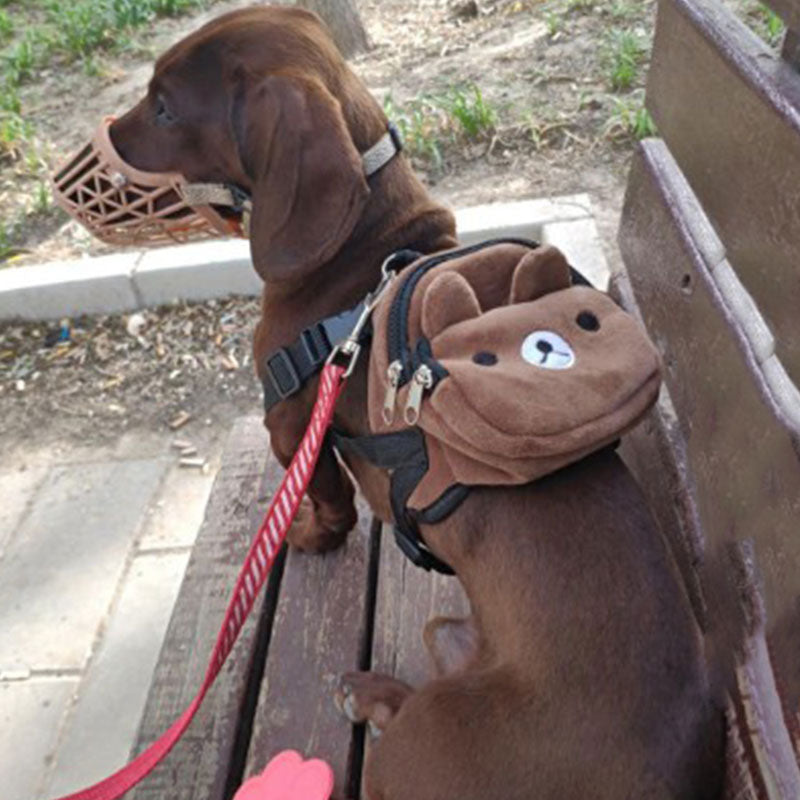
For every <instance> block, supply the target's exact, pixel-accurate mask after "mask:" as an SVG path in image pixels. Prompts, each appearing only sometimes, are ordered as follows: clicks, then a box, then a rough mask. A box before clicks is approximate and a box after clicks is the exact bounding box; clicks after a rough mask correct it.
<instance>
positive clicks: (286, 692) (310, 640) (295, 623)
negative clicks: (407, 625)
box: [245, 502, 374, 796]
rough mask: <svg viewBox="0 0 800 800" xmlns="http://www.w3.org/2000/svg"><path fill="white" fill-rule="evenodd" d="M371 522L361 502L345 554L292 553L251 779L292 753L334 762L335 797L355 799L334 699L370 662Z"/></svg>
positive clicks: (347, 743) (350, 753) (346, 731)
mask: <svg viewBox="0 0 800 800" xmlns="http://www.w3.org/2000/svg"><path fill="white" fill-rule="evenodd" d="M371 520H372V515H371V513H370V511H369V509H368V508H367V506H366V504H364V503H363V502H360V503H359V523H358V526H357V527H356V529H355V530H354V531H353V532H352V533H351V534H350V535H349V537H348V539H347V544H346V545H345V546H344V547H343V548H341V549H340V550H337V551H335V552H333V553H328V554H326V555H324V556H315V555H303V554H302V553H299V552H297V551H290V552H289V555H288V557H287V560H286V567H285V570H284V575H283V580H282V583H281V589H280V596H279V599H278V606H277V609H276V612H275V619H274V622H273V627H272V639H271V641H270V648H269V655H268V658H267V665H266V670H265V672H264V678H263V682H262V686H261V692H260V695H259V699H258V707H257V710H256V716H255V722H254V727H253V735H252V739H251V742H250V749H249V753H248V758H247V766H246V770H245V772H246V775H248V776H249V775H252V774H255V773H257V772H260V771H261V770H262V769H263V768H264V766H265V764H266V763H267V762H268V761H269V759H270V758H271V757H272V756H274V755H275V754H276V753H277V752H279V751H280V750H284V749H287V748H290V749H294V750H299V751H300V752H302V753H304V754H305V755H306V756H307V757H311V756H315V757H318V758H323V759H325V760H326V761H328V763H329V764H331V766H332V767H333V768H334V772H335V774H336V790H337V792H339V793H340V794H341V795H343V796H345V795H347V794H348V793H349V790H350V788H351V785H350V781H351V768H352V764H353V758H354V755H355V747H356V744H357V742H356V738H355V737H354V731H353V727H352V726H351V725H350V724H349V723H348V722H347V720H346V719H345V718H344V717H343V716H342V715H341V713H340V712H339V711H338V710H337V708H336V706H335V705H334V702H333V696H334V690H335V688H336V685H337V682H338V679H339V676H340V675H341V674H342V673H343V672H349V671H352V670H357V669H359V668H360V667H361V665H362V661H363V658H364V656H365V653H364V649H365V643H366V641H367V622H368V619H369V617H370V614H371V609H369V608H368V603H367V601H368V599H371V596H372V593H371V591H370V589H371V587H370V580H371V575H370V563H369V562H370V553H371V544H370V540H371ZM373 572H374V571H373ZM372 579H374V574H373V575H372Z"/></svg>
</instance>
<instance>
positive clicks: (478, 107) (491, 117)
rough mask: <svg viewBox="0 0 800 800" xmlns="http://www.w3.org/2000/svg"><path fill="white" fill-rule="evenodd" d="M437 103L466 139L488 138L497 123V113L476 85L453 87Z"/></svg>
mask: <svg viewBox="0 0 800 800" xmlns="http://www.w3.org/2000/svg"><path fill="white" fill-rule="evenodd" d="M438 102H439V105H440V107H441V108H442V109H443V110H444V111H445V112H446V113H447V114H448V115H449V116H450V118H451V119H452V120H453V121H454V122H455V127H456V129H457V130H458V132H459V133H460V134H461V135H462V136H463V137H465V138H466V139H470V140H474V141H477V140H479V139H481V138H483V137H485V136H488V135H489V134H491V133H492V131H493V130H494V127H495V124H496V123H497V112H496V111H495V109H494V108H493V107H492V106H491V104H489V103H487V102H486V100H485V99H484V96H483V93H482V92H481V90H480V88H479V87H478V86H477V84H474V83H472V84H467V85H466V86H456V87H453V88H451V89H450V90H449V91H448V92H447V94H445V95H444V96H443V97H441V98H439V101H438Z"/></svg>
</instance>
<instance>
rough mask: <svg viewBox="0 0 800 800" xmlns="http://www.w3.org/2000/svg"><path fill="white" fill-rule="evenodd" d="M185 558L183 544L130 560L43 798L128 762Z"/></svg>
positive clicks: (67, 790) (91, 780) (92, 780)
mask: <svg viewBox="0 0 800 800" xmlns="http://www.w3.org/2000/svg"><path fill="white" fill-rule="evenodd" d="M188 560H189V550H188V549H187V551H186V552H185V553H179V554H176V553H170V554H155V555H141V556H138V557H137V558H136V559H135V560H134V561H133V563H132V564H131V569H130V571H129V573H128V575H127V577H126V579H125V582H124V584H123V588H122V593H121V595H120V599H119V603H118V604H117V607H116V609H115V611H114V613H113V615H112V618H111V621H110V622H109V625H108V628H107V630H106V633H105V635H104V636H103V639H102V642H101V644H100V646H99V648H98V650H97V652H96V654H95V656H94V658H93V659H92V662H91V665H90V666H89V669H88V671H87V673H86V677H85V678H84V680H83V682H82V683H81V686H80V690H79V692H78V699H77V702H76V703H75V705H74V707H73V709H72V712H71V713H70V716H69V719H68V721H67V723H66V725H65V727H64V730H63V735H62V737H61V744H60V746H59V749H58V753H57V755H56V757H55V759H54V761H53V766H52V769H51V770H50V774H49V777H48V779H47V781H46V790H45V792H44V796H45V797H61V796H63V795H66V794H68V793H70V792H74V791H77V790H78V789H81V788H83V787H85V786H88V785H91V784H92V783H95V782H96V781H99V780H101V779H102V778H105V777H106V776H107V775H110V774H111V773H112V772H114V771H115V770H117V769H119V768H120V767H121V766H123V765H124V764H125V763H126V762H127V761H128V757H129V754H130V750H131V745H132V742H134V741H135V739H136V732H137V729H138V727H139V721H140V719H141V716H142V711H143V709H144V705H145V701H146V700H147V693H148V690H149V688H150V681H151V680H152V676H153V670H154V669H155V665H156V662H157V660H158V654H159V651H160V649H161V643H162V641H163V639H164V634H165V632H166V629H167V624H168V623H169V619H170V615H171V614H172V607H173V606H174V605H175V598H176V597H177V595H178V590H179V588H180V585H181V581H182V580H183V573H184V572H185V571H186V564H187V563H188Z"/></svg>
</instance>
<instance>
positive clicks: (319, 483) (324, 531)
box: [267, 403, 358, 553]
mask: <svg viewBox="0 0 800 800" xmlns="http://www.w3.org/2000/svg"><path fill="white" fill-rule="evenodd" d="M285 405H286V406H289V405H290V404H289V403H286V404H285ZM280 411H282V409H281V410H279V409H277V408H276V410H275V414H274V416H273V415H272V414H271V415H270V417H269V419H268V423H267V428H268V429H269V432H270V444H271V446H272V450H273V452H274V453H275V456H276V457H277V459H278V461H279V462H280V463H281V464H282V465H283V466H284V467H288V466H289V464H290V463H291V461H292V458H293V457H294V454H295V452H296V451H297V448H298V447H299V446H300V442H301V441H302V439H303V434H304V433H305V428H304V427H298V424H297V420H298V419H299V420H300V423H301V425H302V423H303V422H304V421H305V420H306V419H307V415H301V414H298V413H297V412H296V410H294V409H292V410H291V413H280ZM306 493H307V495H308V498H309V500H310V501H311V503H310V504H309V503H304V504H303V506H301V508H300V513H299V514H298V516H297V519H296V520H295V522H294V524H293V525H292V527H291V528H290V530H289V534H288V536H287V539H288V541H289V544H290V545H291V546H292V547H295V548H297V549H298V550H302V551H304V552H307V553H325V552H327V551H329V550H335V549H336V548H337V547H340V546H341V545H343V544H344V541H345V539H346V538H347V534H348V533H349V532H350V531H351V530H352V529H353V527H354V526H355V524H356V523H357V522H358V512H357V511H356V507H355V503H354V502H353V498H354V497H355V489H354V487H353V482H352V481H351V480H350V478H349V476H348V475H347V473H346V472H345V471H344V469H343V468H342V466H341V464H339V461H338V459H337V458H336V454H335V452H334V450H333V447H331V445H330V444H328V443H327V442H325V443H324V444H323V446H322V450H321V452H320V455H319V461H317V466H316V468H315V469H314V474H313V475H312V477H311V482H310V483H309V485H308V490H307V492H306Z"/></svg>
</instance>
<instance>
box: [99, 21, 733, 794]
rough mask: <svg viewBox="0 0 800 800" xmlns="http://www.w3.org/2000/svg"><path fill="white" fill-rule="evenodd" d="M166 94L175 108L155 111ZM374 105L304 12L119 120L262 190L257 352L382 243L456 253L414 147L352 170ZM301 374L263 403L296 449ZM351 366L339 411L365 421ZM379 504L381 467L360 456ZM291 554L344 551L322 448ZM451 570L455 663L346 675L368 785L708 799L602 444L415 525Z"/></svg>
mask: <svg viewBox="0 0 800 800" xmlns="http://www.w3.org/2000/svg"><path fill="white" fill-rule="evenodd" d="M164 104H165V105H166V107H167V108H168V109H169V112H170V115H172V116H173V117H174V120H175V121H173V122H171V123H170V124H168V125H163V124H157V122H156V121H155V119H156V111H157V110H158V109H159V108H160V107H161V105H164ZM385 129H386V118H385V116H384V114H383V113H382V111H381V110H380V108H379V106H378V105H377V104H376V103H375V101H374V100H373V99H372V97H371V96H370V95H369V92H368V91H367V89H366V87H364V85H363V84H362V83H361V82H360V81H359V80H358V79H357V78H356V76H355V75H354V74H353V73H352V72H351V71H350V70H349V69H348V67H347V66H346V64H345V62H344V61H343V60H342V58H341V56H339V54H338V53H337V52H336V50H335V47H334V46H333V44H332V42H331V40H330V38H329V37H328V35H327V34H326V32H325V30H324V28H323V27H322V26H321V24H320V23H319V22H318V20H317V19H316V18H315V17H313V15H310V14H307V13H305V12H303V11H299V10H297V9H292V8H281V7H258V8H253V9H248V10H244V11H239V12H234V13H232V14H228V15H225V16H222V17H220V18H219V19H217V20H215V21H214V22H212V23H210V24H209V25H208V26H206V27H205V28H203V29H201V30H200V31H198V32H197V33H195V34H193V35H192V36H190V37H188V38H187V39H185V40H184V41H182V42H180V43H179V44H178V45H176V46H175V47H174V48H172V49H171V50H170V51H169V52H168V53H167V54H166V55H164V56H163V57H162V58H161V59H159V61H158V63H157V65H156V72H155V75H154V78H153V81H152V82H151V85H150V89H149V91H148V95H147V97H146V98H145V99H144V100H143V101H142V102H141V103H140V104H139V105H137V106H136V107H135V108H134V109H132V110H131V111H130V112H129V113H128V114H126V115H125V116H124V117H122V118H121V119H120V120H119V121H118V122H117V123H116V124H115V125H114V127H113V128H112V138H113V140H114V143H115V145H116V147H117V148H118V149H119V151H120V152H121V154H122V155H123V157H125V158H126V160H128V161H129V162H130V163H131V164H133V165H134V166H136V167H138V168H140V169H149V170H153V171H161V170H176V171H180V172H182V173H183V174H184V175H185V176H186V177H187V178H188V179H189V180H201V181H226V182H228V181H230V182H235V183H238V184H239V185H241V186H242V187H243V188H245V189H247V190H248V191H250V192H251V193H252V195H253V199H254V205H255V213H254V225H253V231H252V236H251V245H252V253H253V261H254V265H255V268H256V270H257V271H258V273H259V275H261V277H262V278H263V279H264V281H265V284H264V293H263V302H262V316H261V321H260V323H259V325H258V328H257V330H256V335H255V341H254V352H255V359H256V364H257V365H258V368H259V370H261V369H262V366H263V362H264V358H265V356H266V355H267V354H268V353H270V352H271V351H272V350H274V349H275V348H277V347H279V346H281V345H286V344H288V343H290V342H291V341H293V340H294V339H295V337H296V336H297V335H298V334H299V332H300V331H301V330H302V329H303V328H304V327H305V326H307V325H309V324H310V323H312V322H313V321H315V320H318V319H320V318H322V317H325V316H327V315H330V314H332V313H335V312H338V311H341V310H343V309H345V308H348V307H351V306H353V305H354V304H355V303H356V302H357V301H358V300H359V299H360V298H361V297H362V296H363V295H364V294H365V293H366V292H367V291H368V290H369V289H371V288H372V287H373V285H374V284H375V283H376V281H377V276H378V272H379V269H380V265H381V262H382V260H383V258H384V257H385V256H386V255H388V254H389V253H391V252H393V251H394V250H396V249H399V248H403V247H411V248H415V249H417V250H420V251H422V252H433V251H437V250H441V249H445V248H448V247H452V246H454V245H455V231H454V223H453V218H452V215H451V214H450V213H449V212H448V211H447V210H446V209H444V208H443V207H441V206H440V205H438V204H436V203H435V202H434V201H432V200H431V198H430V197H429V196H428V195H427V193H426V191H425V190H424V188H423V187H422V185H421V184H420V182H419V181H418V179H417V178H416V177H415V176H414V174H413V172H412V170H411V168H410V167H409V165H408V163H407V161H406V160H405V159H402V158H397V159H394V160H393V161H392V162H391V163H390V164H389V165H387V166H386V167H385V168H384V169H383V170H381V171H380V172H379V173H378V174H377V175H375V176H373V177H372V178H370V179H369V180H368V181H365V180H364V178H363V175H362V174H361V173H360V172H359V166H360V164H359V159H358V154H359V153H361V152H364V151H365V150H366V149H367V148H368V147H369V146H371V145H372V144H374V143H375V142H376V141H377V140H378V138H380V136H381V135H382V134H383V133H384V131H385ZM314 394H315V386H314V385H313V383H312V384H311V385H309V386H307V387H306V389H305V390H304V391H303V392H302V393H301V394H299V395H298V396H296V397H294V398H292V399H291V400H288V401H285V402H283V403H280V404H279V405H278V406H276V407H275V408H274V409H273V410H272V411H271V412H270V413H269V415H268V416H267V419H266V424H267V427H268V428H269V430H270V434H271V440H272V447H273V449H274V450H275V453H276V454H277V456H278V458H279V459H280V460H281V462H282V463H284V464H287V463H288V461H289V459H290V458H291V456H292V454H293V452H294V450H295V448H296V446H297V444H298V443H299V441H300V439H301V436H302V433H303V431H304V428H305V424H306V420H307V418H308V414H309V410H310V406H311V404H312V402H313V397H314ZM366 399H367V383H366V365H365V364H362V365H361V367H360V368H359V370H357V372H356V374H355V375H354V376H353V378H352V380H351V381H350V383H349V385H348V387H347V390H346V392H345V394H344V395H343V398H342V401H341V405H340V408H339V411H338V413H337V424H338V425H340V426H341V427H343V428H345V429H346V430H348V431H349V432H351V433H353V434H360V433H366V432H367V425H366V416H367V415H366ZM350 467H351V470H352V473H353V474H354V475H355V477H356V479H357V481H358V483H359V485H360V487H361V489H362V491H363V492H364V494H365V495H366V497H367V499H368V500H369V501H370V503H371V504H372V506H373V508H374V509H375V511H376V513H377V514H378V515H379V516H381V517H382V518H384V519H388V518H389V509H388V503H387V479H386V476H385V475H384V474H383V473H381V472H378V471H377V470H375V469H373V468H371V467H368V466H366V465H364V464H363V463H360V462H353V463H352V464H351V465H350ZM309 496H310V497H311V500H312V508H311V509H310V510H309V513H307V514H306V515H305V517H304V520H303V522H302V524H299V525H296V526H295V528H294V529H293V531H292V533H291V542H292V544H293V545H294V546H296V547H300V548H302V549H306V550H312V551H324V550H326V549H330V548H333V547H336V546H338V545H340V544H341V543H342V542H343V541H344V538H345V536H346V535H347V532H348V531H349V530H350V528H351V527H352V526H353V524H354V522H355V518H356V515H355V509H354V506H353V503H352V497H353V486H352V483H351V481H350V478H349V477H348V475H347V473H346V472H345V471H344V470H343V469H342V468H341V466H340V465H339V463H338V461H337V459H336V456H335V454H334V452H333V450H332V449H331V448H330V447H327V448H326V449H325V450H324V451H323V454H322V457H321V459H320V462H319V466H318V468H317V470H316V472H315V475H314V478H313V481H312V484H311V486H310V488H309ZM423 533H424V536H425V538H426V541H427V542H428V544H429V546H430V547H431V548H432V549H433V550H434V551H435V552H436V553H437V554H438V555H440V556H441V557H442V558H444V559H445V560H447V561H448V562H450V563H451V564H452V565H453V566H454V567H455V568H456V570H457V572H458V575H459V578H460V579H461V581H462V582H463V584H464V586H465V589H466V591H467V593H468V595H469V597H470V600H471V603H472V609H473V619H472V620H471V621H469V622H466V623H464V624H463V627H460V626H459V623H458V622H454V621H437V622H436V623H435V624H432V625H430V626H429V628H428V630H427V632H426V641H427V642H428V643H429V645H430V646H432V647H433V648H434V649H435V650H438V651H439V652H437V654H436V656H437V657H436V662H437V664H439V665H440V666H441V667H442V669H447V668H451V669H455V670H456V671H455V673H453V674H450V675H448V676H443V677H441V678H440V679H438V680H436V681H433V682H432V683H430V684H429V685H428V686H426V687H424V688H423V689H421V690H419V691H416V692H413V691H412V690H411V689H410V688H409V687H407V686H405V685H404V684H401V683H399V682H397V681H392V680H391V679H385V678H381V677H379V676H371V677H369V678H368V679H365V678H364V676H349V677H345V679H344V680H343V684H342V688H341V691H340V700H341V701H342V702H343V704H344V707H345V709H346V710H347V711H348V713H349V714H350V715H351V716H352V717H354V718H357V719H370V721H371V722H372V723H373V725H374V726H375V727H377V728H378V729H383V730H384V733H383V736H382V737H381V739H380V740H379V741H378V742H377V743H376V745H375V746H374V747H373V748H372V749H371V751H370V756H369V759H368V762H367V765H366V778H365V779H366V791H367V797H368V798H369V800H405V799H406V798H408V799H409V800H426V798H430V800H434V799H435V800H443V799H444V798H458V799H459V800H490V799H491V798H505V799H506V800H516V798H520V800H521V799H522V798H526V799H527V798H537V800H545V799H546V798H554V799H555V798H558V800H577V798H581V800H584V799H585V798H609V800H611V799H612V798H613V800H619V799H620V798H631V800H633V799H634V798H636V800H640V799H641V798H680V800H693V799H694V798H697V799H698V800H699V799H700V798H714V797H718V796H719V787H720V780H721V768H722V746H723V728H722V724H723V723H722V716H721V713H720V712H719V710H718V709H717V708H716V706H715V704H714V701H713V693H712V691H711V688H710V687H709V685H708V683H707V679H706V670H705V667H704V663H703V648H702V641H701V639H700V636H699V634H698V632H697V629H696V627H695V625H694V621H693V619H692V617H691V613H690V611H689V606H688V603H687V601H686V598H685V596H684V593H683V591H682V589H681V586H680V584H679V581H678V578H677V574H676V570H675V569H674V566H673V564H672V561H671V559H670V557H669V554H668V553H667V551H666V548H665V547H664V544H663V542H662V540H661V538H660V535H659V533H658V531H657V529H656V527H655V525H654V522H653V519H652V517H651V516H650V514H649V512H648V511H647V509H646V507H645V504H644V500H643V498H642V496H641V494H640V492H639V490H638V488H637V486H636V485H635V483H634V482H633V480H632V479H631V477H630V475H629V474H628V472H627V470H626V469H625V467H624V466H623V464H622V462H621V461H620V460H619V458H618V457H617V456H616V455H613V454H609V453H604V454H599V455H595V456H592V457H590V458H589V459H586V460H584V461H582V462H581V463H579V464H577V465H575V466H572V467H570V468H567V469H565V470H562V471H561V472H559V473H558V474H556V475H553V476H551V477H548V478H545V479H543V480H541V481H538V482H536V483H534V484H530V485H525V486H519V487H513V488H512V487H508V488H492V489H480V490H476V491H474V492H473V493H472V495H471V496H470V498H469V499H468V500H467V501H466V502H465V504H464V505H463V506H462V507H461V508H460V510H459V511H458V512H457V513H455V514H454V515H453V516H452V517H451V518H450V519H448V520H447V521H446V522H444V523H442V524H440V525H437V526H435V527H431V528H426V529H424V531H423Z"/></svg>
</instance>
